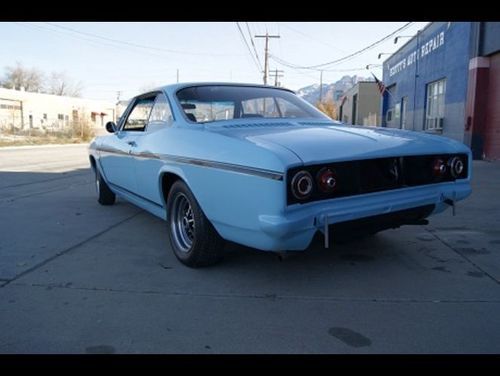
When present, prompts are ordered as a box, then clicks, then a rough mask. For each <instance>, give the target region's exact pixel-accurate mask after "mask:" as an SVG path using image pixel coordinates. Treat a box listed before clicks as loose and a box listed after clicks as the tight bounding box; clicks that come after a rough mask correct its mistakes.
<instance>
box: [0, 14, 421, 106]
mask: <svg viewBox="0 0 500 376" xmlns="http://www.w3.org/2000/svg"><path fill="white" fill-rule="evenodd" d="M408 22H409V21H408ZM405 24H407V22H244V21H243V22H238V23H236V22H146V23H144V22H0V42H1V46H2V47H1V48H2V53H1V54H0V77H3V75H4V68H5V67H6V66H13V65H15V64H16V62H20V63H21V64H22V65H23V66H24V67H26V68H37V69H39V70H41V71H42V72H44V73H47V74H50V73H51V72H65V73H66V75H67V76H69V77H70V78H71V79H73V80H74V81H76V82H81V84H82V87H83V90H82V97H84V98H90V99H103V100H109V101H113V102H116V100H117V98H118V92H120V94H119V96H120V99H128V98H130V97H133V96H134V95H137V94H139V93H140V92H142V91H145V90H148V89H150V88H154V87H158V86H162V85H167V84H171V83H175V82H177V72H179V82H193V81H222V82H245V83H259V84H261V83H262V82H263V74H262V73H261V69H262V68H263V66H264V38H250V35H251V36H254V35H256V34H258V35H262V34H265V33H266V31H267V32H268V33H269V34H272V35H279V36H280V38H275V39H270V40H269V55H270V59H269V68H270V70H273V69H279V70H282V71H283V72H282V73H281V74H283V77H281V78H280V81H281V84H282V86H284V87H287V88H289V89H292V90H298V89H300V88H302V87H305V86H308V85H312V84H319V82H320V72H319V71H318V70H304V69H297V68H296V67H297V66H300V67H303V66H313V65H318V64H323V63H326V62H331V61H334V60H337V59H341V58H343V57H345V56H348V55H350V54H351V53H353V52H356V51H358V50H361V49H363V48H365V47H367V46H369V45H371V44H372V43H374V42H376V41H378V40H379V39H382V38H384V37H385V36H387V35H389V34H391V33H392V32H394V31H395V30H397V29H398V28H401V27H402V26H404V25H405ZM426 24H427V22H413V23H411V24H410V25H409V26H408V27H407V28H406V29H404V30H403V31H401V32H399V33H397V34H395V35H394V36H397V35H400V36H404V37H407V36H408V37H409V36H413V35H415V34H416V33H417V31H418V30H420V29H422V28H423V27H425V25H426ZM238 25H239V27H240V28H241V32H242V33H243V35H244V36H245V40H246V43H245V42H244V40H243V37H242V35H241V32H240V30H239V28H238ZM394 36H393V37H391V38H389V39H387V40H386V41H385V42H383V43H381V44H379V45H377V46H376V47H374V48H372V49H369V50H368V51H366V52H364V53H362V54H360V55H357V56H355V57H354V58H352V59H348V60H346V61H343V62H340V63H338V64H335V65H330V66H327V67H326V68H327V69H328V71H324V72H323V83H332V82H335V81H336V80H338V79H339V78H341V77H342V76H344V75H355V74H356V75H359V76H363V77H370V72H369V71H368V70H366V65H368V64H376V65H377V64H378V65H380V64H382V62H383V61H384V60H385V59H386V58H388V57H389V55H383V56H382V58H381V59H378V54H379V53H392V52H395V51H396V50H397V49H399V48H400V47H401V46H402V45H403V44H404V43H405V42H406V41H408V40H409V38H401V39H400V41H399V42H398V43H397V44H395V43H394ZM252 42H253V45H255V49H254V46H253V45H252ZM247 44H248V47H247ZM257 59H258V62H257ZM287 65H291V66H293V68H292V67H290V66H287ZM370 69H371V71H372V72H373V73H374V74H375V75H376V76H377V77H378V78H380V79H381V78H382V69H381V66H371V67H370ZM270 80H271V81H272V83H273V82H274V81H273V80H274V78H271V79H270Z"/></svg>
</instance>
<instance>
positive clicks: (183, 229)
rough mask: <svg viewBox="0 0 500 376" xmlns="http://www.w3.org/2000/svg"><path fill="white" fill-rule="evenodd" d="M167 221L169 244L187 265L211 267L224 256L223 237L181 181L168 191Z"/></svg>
mask: <svg viewBox="0 0 500 376" xmlns="http://www.w3.org/2000/svg"><path fill="white" fill-rule="evenodd" d="M167 222H168V233H169V238H170V245H171V246H172V250H173V251H174V254H175V256H176V257H177V258H178V259H179V261H181V262H182V263H183V264H184V265H187V266H189V267H193V268H196V267H200V266H208V265H213V264H215V263H217V262H218V261H219V260H220V259H221V258H222V255H223V248H224V239H222V238H221V237H220V235H219V234H218V233H217V231H216V230H215V228H214V227H213V225H212V224H211V223H210V221H209V220H208V219H207V217H206V216H205V214H204V213H203V212H202V210H201V208H200V206H199V205H198V202H197V201H196V199H195V198H194V195H193V194H192V193H191V191H190V190H189V188H188V187H187V185H186V184H185V183H184V182H183V181H181V180H178V181H176V182H175V183H174V184H173V186H172V188H171V189H170V192H169V194H168V198H167Z"/></svg>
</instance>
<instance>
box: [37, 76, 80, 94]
mask: <svg viewBox="0 0 500 376" xmlns="http://www.w3.org/2000/svg"><path fill="white" fill-rule="evenodd" d="M45 92H46V93H48V94H54V95H66V96H70V97H79V96H81V94H82V83H81V82H76V83H75V82H73V80H72V79H70V78H69V77H68V76H67V75H66V73H64V72H52V74H51V75H50V77H49V79H48V80H47V83H46V86H45Z"/></svg>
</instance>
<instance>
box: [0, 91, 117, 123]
mask: <svg viewBox="0 0 500 376" xmlns="http://www.w3.org/2000/svg"><path fill="white" fill-rule="evenodd" d="M7 103H13V104H14V103H15V105H16V106H18V107H19V106H21V103H22V110H21V109H16V116H15V120H16V121H15V124H13V125H14V126H15V127H16V128H22V125H23V124H24V129H27V128H29V127H30V122H31V124H32V128H34V129H37V128H40V129H61V128H64V127H66V126H68V125H69V124H70V122H71V121H72V120H73V115H74V113H73V111H77V114H78V117H79V118H80V119H82V118H83V119H85V120H87V121H90V122H92V112H95V113H98V114H99V115H96V116H95V122H93V124H94V126H95V127H96V128H102V124H105V123H106V122H107V121H111V120H114V116H115V105H114V103H112V102H108V101H99V100H92V99H84V98H73V97H65V96H57V95H50V94H41V93H31V92H25V91H19V90H11V89H5V88H0V105H1V104H7ZM0 107H1V106H0ZM3 107H5V106H3ZM12 112H13V110H12V109H10V108H0V128H5V127H11V126H12V119H13V116H12ZM21 112H22V115H23V119H22V120H21ZM101 113H102V114H104V115H103V116H100V114H101ZM44 114H46V117H44ZM75 114H76V113H75ZM30 115H31V121H30ZM59 115H62V117H63V118H62V119H59ZM75 120H76V119H75Z"/></svg>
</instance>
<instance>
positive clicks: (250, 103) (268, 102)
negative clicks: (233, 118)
mask: <svg viewBox="0 0 500 376" xmlns="http://www.w3.org/2000/svg"><path fill="white" fill-rule="evenodd" d="M241 107H242V109H243V113H242V115H241V117H267V118H273V117H281V115H280V112H279V109H278V108H277V107H276V102H275V101H274V98H271V97H267V98H254V99H247V100H245V101H242V102H241Z"/></svg>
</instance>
